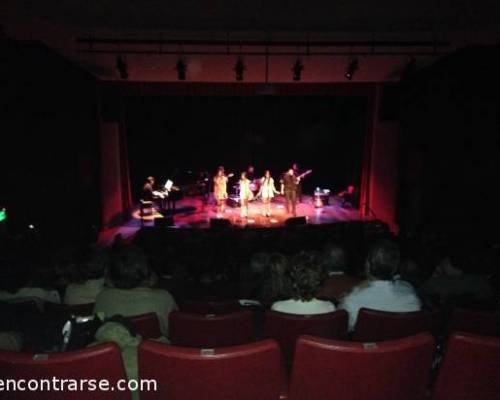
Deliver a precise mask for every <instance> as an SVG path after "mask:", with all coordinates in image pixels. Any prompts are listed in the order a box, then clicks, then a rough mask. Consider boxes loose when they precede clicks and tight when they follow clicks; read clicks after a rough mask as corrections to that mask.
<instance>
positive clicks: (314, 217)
mask: <svg viewBox="0 0 500 400" xmlns="http://www.w3.org/2000/svg"><path fill="white" fill-rule="evenodd" d="M313 200H314V199H313V197H312V196H303V198H302V202H301V203H298V204H297V216H298V217H305V218H306V221H307V224H312V225H319V224H331V223H335V222H346V221H357V220H361V219H363V220H366V218H362V217H361V216H360V213H359V210H357V209H355V208H351V207H349V206H346V207H342V206H341V205H340V202H339V201H338V200H337V199H335V198H330V202H329V205H325V206H323V207H321V208H316V207H315V206H314V201H313ZM262 211H263V205H262V202H261V201H258V200H257V201H253V202H251V203H250V205H249V210H248V217H247V218H242V217H241V216H240V208H239V207H229V206H228V207H227V208H226V212H225V213H224V218H226V219H228V220H229V221H230V223H231V225H232V226H233V227H235V228H277V227H281V226H283V225H284V224H285V221H286V220H287V219H288V218H291V217H292V215H289V214H287V213H286V210H285V205H284V200H283V198H282V197H281V196H277V197H276V198H275V199H274V201H273V204H272V215H271V217H265V216H263V215H262ZM167 216H173V221H174V225H173V226H169V227H166V228H165V229H207V228H209V227H210V219H212V218H216V217H217V213H216V209H215V205H214V203H213V201H209V202H208V204H206V203H205V201H204V200H203V198H202V197H185V198H183V199H182V200H180V201H178V202H177V206H176V211H175V213H174V214H167ZM155 218H159V219H161V218H164V216H163V215H161V214H160V213H159V212H158V211H157V210H155V212H154V214H153V215H146V216H145V217H144V219H143V220H142V221H141V218H140V212H139V208H138V207H136V208H135V209H134V210H133V211H132V213H131V216H130V218H129V219H128V221H125V222H124V223H123V224H122V225H121V226H118V227H115V228H111V229H106V230H104V231H102V232H101V234H100V237H99V242H100V243H101V244H102V245H108V244H109V243H110V242H111V241H112V240H113V238H114V236H115V235H116V234H121V235H122V237H123V238H124V239H125V240H131V239H132V238H133V237H134V236H135V234H136V233H137V232H138V231H139V229H140V228H141V227H152V226H154V223H155V222H154V220H155Z"/></svg>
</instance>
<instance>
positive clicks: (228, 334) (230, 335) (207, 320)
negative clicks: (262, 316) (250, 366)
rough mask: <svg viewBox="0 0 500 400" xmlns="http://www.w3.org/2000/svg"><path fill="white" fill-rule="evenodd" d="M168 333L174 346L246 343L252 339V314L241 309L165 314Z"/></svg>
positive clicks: (215, 345) (211, 346)
mask: <svg viewBox="0 0 500 400" xmlns="http://www.w3.org/2000/svg"><path fill="white" fill-rule="evenodd" d="M169 334H170V340H171V342H172V344H174V345H176V346H186V347H208V348H214V347H225V346H235V345H239V344H244V343H249V342H251V341H253V339H254V333H253V313H252V312H251V311H249V310H243V311H237V312H234V313H230V314H223V315H215V314H206V315H202V314H193V313H186V312H182V311H173V312H171V313H170V314H169Z"/></svg>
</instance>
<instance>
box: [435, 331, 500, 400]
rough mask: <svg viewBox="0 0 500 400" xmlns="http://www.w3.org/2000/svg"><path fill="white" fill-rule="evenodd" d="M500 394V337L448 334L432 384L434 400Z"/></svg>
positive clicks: (486, 399) (487, 398) (491, 399)
mask: <svg viewBox="0 0 500 400" xmlns="http://www.w3.org/2000/svg"><path fill="white" fill-rule="evenodd" d="M499 397H500V339H499V338H493V337H487V336H478V335H472V334H468V333H463V332H456V333H454V334H452V335H451V337H450V339H449V341H448V346H447V348H446V353H445V356H444V359H443V363H442V364H441V368H440V370H439V375H438V378H437V381H436V385H435V387H434V397H433V398H434V400H445V399H446V400H456V399H460V400H476V399H481V400H494V399H498V398H499Z"/></svg>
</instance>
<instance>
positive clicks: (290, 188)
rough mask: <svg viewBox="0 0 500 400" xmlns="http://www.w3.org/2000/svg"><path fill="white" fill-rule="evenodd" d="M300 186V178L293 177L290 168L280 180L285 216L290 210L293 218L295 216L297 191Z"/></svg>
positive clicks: (292, 171)
mask: <svg viewBox="0 0 500 400" xmlns="http://www.w3.org/2000/svg"><path fill="white" fill-rule="evenodd" d="M299 184H300V177H298V176H296V175H295V172H294V170H293V168H290V169H289V170H288V171H287V172H286V173H285V175H283V178H282V180H281V194H282V195H284V196H285V206H286V212H287V214H290V210H291V211H292V214H293V216H294V217H296V216H297V211H296V205H297V189H298V186H299Z"/></svg>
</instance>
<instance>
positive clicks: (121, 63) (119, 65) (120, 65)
mask: <svg viewBox="0 0 500 400" xmlns="http://www.w3.org/2000/svg"><path fill="white" fill-rule="evenodd" d="M115 67H116V69H117V71H118V75H119V76H120V79H128V66H127V63H126V62H125V60H124V59H123V58H122V56H121V55H117V56H116V63H115Z"/></svg>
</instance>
